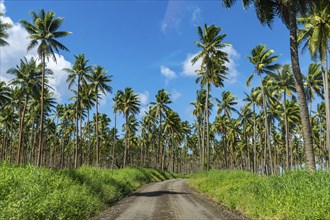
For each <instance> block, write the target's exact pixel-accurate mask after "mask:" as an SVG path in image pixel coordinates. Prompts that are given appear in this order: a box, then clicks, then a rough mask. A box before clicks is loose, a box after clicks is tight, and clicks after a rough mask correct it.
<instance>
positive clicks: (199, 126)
mask: <svg viewBox="0 0 330 220" xmlns="http://www.w3.org/2000/svg"><path fill="white" fill-rule="evenodd" d="M197 141H198V149H199V163H200V164H202V144H201V122H200V119H198V118H197Z"/></svg>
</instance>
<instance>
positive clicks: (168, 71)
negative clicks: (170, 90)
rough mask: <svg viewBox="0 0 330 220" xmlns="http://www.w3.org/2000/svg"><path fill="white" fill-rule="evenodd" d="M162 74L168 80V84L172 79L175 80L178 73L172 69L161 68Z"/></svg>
mask: <svg viewBox="0 0 330 220" xmlns="http://www.w3.org/2000/svg"><path fill="white" fill-rule="evenodd" d="M160 73H161V74H162V75H163V76H165V78H166V83H168V82H169V81H170V80H171V79H174V78H176V77H177V75H176V73H175V72H174V71H173V70H171V69H170V68H168V67H166V66H161V67H160Z"/></svg>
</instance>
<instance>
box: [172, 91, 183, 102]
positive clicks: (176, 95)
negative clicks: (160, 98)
mask: <svg viewBox="0 0 330 220" xmlns="http://www.w3.org/2000/svg"><path fill="white" fill-rule="evenodd" d="M171 96H172V99H173V101H176V100H177V99H178V98H180V97H181V96H182V94H181V93H180V92H179V91H177V90H176V89H172V91H171Z"/></svg>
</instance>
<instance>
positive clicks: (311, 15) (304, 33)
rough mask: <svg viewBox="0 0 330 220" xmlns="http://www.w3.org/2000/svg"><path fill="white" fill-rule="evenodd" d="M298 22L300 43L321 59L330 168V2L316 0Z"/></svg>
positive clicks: (329, 163)
mask: <svg viewBox="0 0 330 220" xmlns="http://www.w3.org/2000/svg"><path fill="white" fill-rule="evenodd" d="M298 22H300V23H301V24H303V25H304V27H303V28H302V29H300V30H298V42H301V41H305V45H304V48H306V47H308V49H309V52H310V55H311V57H312V58H319V60H320V63H321V67H322V76H323V89H324V99H325V109H326V111H325V113H326V126H327V128H326V134H327V135H326V146H327V149H328V153H329V161H328V166H329V168H330V100H329V76H328V52H329V39H330V2H329V1H328V0H315V1H313V3H312V6H311V10H310V11H309V12H308V13H307V14H306V15H304V16H302V17H301V18H298Z"/></svg>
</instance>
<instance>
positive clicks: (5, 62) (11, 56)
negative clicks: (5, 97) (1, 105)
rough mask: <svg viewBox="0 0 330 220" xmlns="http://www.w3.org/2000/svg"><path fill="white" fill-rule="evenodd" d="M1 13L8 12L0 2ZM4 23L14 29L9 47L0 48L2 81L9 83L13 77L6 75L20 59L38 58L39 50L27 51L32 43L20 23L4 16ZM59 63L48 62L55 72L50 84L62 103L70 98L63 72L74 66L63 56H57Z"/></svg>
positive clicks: (9, 32) (65, 74)
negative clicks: (64, 69)
mask: <svg viewBox="0 0 330 220" xmlns="http://www.w3.org/2000/svg"><path fill="white" fill-rule="evenodd" d="M0 11H1V12H6V7H5V5H4V3H3V1H2V2H0ZM2 19H3V21H4V22H7V23H10V24H11V25H12V27H11V28H10V29H9V30H8V35H9V37H8V39H7V42H8V43H9V46H6V47H1V48H0V79H1V80H5V81H8V80H10V79H11V78H12V76H11V75H8V74H6V72H7V70H8V69H10V68H12V67H15V66H16V65H17V64H19V62H20V59H22V58H23V57H24V56H25V57H27V58H31V57H34V58H36V59H37V58H38V56H37V50H36V48H34V49H33V50H31V51H29V52H28V51H27V49H26V48H27V46H28V44H29V42H30V40H29V39H28V33H27V32H26V31H25V29H24V27H23V26H22V25H21V24H20V23H19V22H14V21H13V20H12V19H11V18H10V17H7V16H4V17H3V18H2ZM55 57H56V60H57V62H56V63H55V62H54V61H53V60H52V59H49V62H47V68H49V69H51V70H52V71H53V72H54V75H53V76H51V77H50V79H49V84H50V86H51V87H53V88H54V91H53V92H54V96H55V98H56V99H57V101H59V102H62V101H66V100H64V98H65V99H67V98H68V96H69V94H70V93H69V90H68V88H67V87H68V85H67V83H66V78H67V73H66V72H64V71H63V68H70V67H71V66H72V64H71V63H70V62H69V61H67V60H66V59H65V57H63V56H62V55H58V54H56V55H55Z"/></svg>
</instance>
